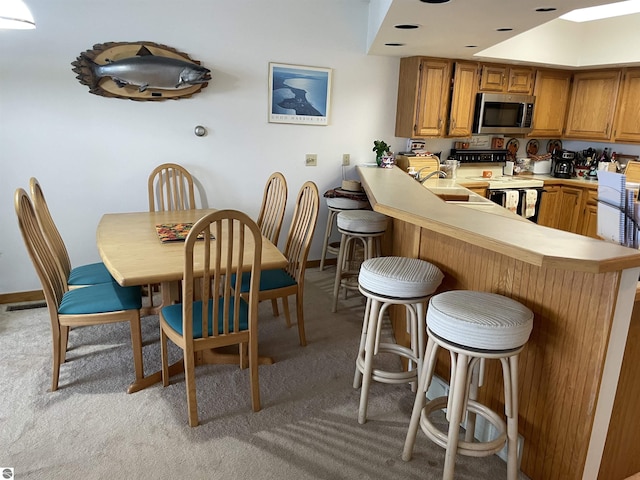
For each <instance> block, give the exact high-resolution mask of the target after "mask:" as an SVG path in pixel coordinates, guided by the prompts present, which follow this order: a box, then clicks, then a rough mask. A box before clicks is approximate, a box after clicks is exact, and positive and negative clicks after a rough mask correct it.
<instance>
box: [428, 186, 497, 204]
mask: <svg viewBox="0 0 640 480" xmlns="http://www.w3.org/2000/svg"><path fill="white" fill-rule="evenodd" d="M426 188H427V189H428V190H429V191H430V192H431V193H433V194H434V195H436V196H438V197H439V198H441V199H442V200H444V201H445V202H447V203H456V204H460V205H486V206H491V205H495V203H493V202H492V201H491V200H489V199H488V198H485V197H483V196H482V195H478V194H477V193H475V192H472V191H471V190H467V189H466V188H462V187H430V186H426Z"/></svg>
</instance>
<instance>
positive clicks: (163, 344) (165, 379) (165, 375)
mask: <svg viewBox="0 0 640 480" xmlns="http://www.w3.org/2000/svg"><path fill="white" fill-rule="evenodd" d="M160 359H161V361H162V386H163V387H168V386H169V357H168V350H167V335H166V334H165V333H164V330H162V327H161V328H160Z"/></svg>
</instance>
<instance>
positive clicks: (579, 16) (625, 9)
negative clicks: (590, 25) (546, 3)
mask: <svg viewBox="0 0 640 480" xmlns="http://www.w3.org/2000/svg"><path fill="white" fill-rule="evenodd" d="M639 12H640V0H627V1H626V2H618V3H610V4H608V5H599V6H597V7H588V8H579V9H577V10H573V11H571V12H569V13H565V14H564V15H562V16H561V17H560V18H561V19H563V20H569V21H570V22H590V21H592V20H602V19H603V18H611V17H619V16H621V15H631V14H633V13H639Z"/></svg>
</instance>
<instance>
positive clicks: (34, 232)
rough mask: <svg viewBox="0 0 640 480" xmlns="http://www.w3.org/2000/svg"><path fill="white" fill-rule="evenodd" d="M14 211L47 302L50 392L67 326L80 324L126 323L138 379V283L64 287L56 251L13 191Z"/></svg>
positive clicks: (23, 197)
mask: <svg viewBox="0 0 640 480" xmlns="http://www.w3.org/2000/svg"><path fill="white" fill-rule="evenodd" d="M14 203H15V209H16V214H17V216H18V225H19V227H20V232H21V233H22V238H23V239H24V243H25V245H26V247H27V251H28V252H29V257H31V261H32V262H33V266H34V267H35V269H36V272H37V273H38V277H39V278H40V283H41V284H42V290H43V292H44V297H45V300H46V303H47V310H48V312H49V319H50V321H51V334H52V340H53V376H52V382H51V391H55V390H57V389H58V380H59V377H60V364H61V363H64V362H65V359H66V352H67V344H68V340H69V328H70V327H75V326H81V325H98V324H103V323H115V322H129V324H130V326H131V344H132V347H133V364H134V371H135V377H136V380H141V379H142V378H143V377H144V367H143V363H142V333H141V329H140V311H139V310H140V306H141V299H140V287H121V286H120V285H118V284H117V283H115V282H109V283H101V284H98V285H89V286H85V287H83V288H76V289H73V290H69V287H68V285H67V281H66V278H65V277H64V275H63V274H62V270H61V268H60V266H59V262H58V259H57V258H56V253H55V252H54V251H53V249H52V248H51V246H50V245H49V243H48V242H47V240H46V237H45V235H44V232H43V231H42V229H41V227H40V223H39V222H38V219H37V216H36V212H35V209H34V206H33V204H32V202H31V200H30V199H29V196H28V195H27V192H26V191H25V190H24V189H22V188H19V189H17V190H16V193H15V198H14Z"/></svg>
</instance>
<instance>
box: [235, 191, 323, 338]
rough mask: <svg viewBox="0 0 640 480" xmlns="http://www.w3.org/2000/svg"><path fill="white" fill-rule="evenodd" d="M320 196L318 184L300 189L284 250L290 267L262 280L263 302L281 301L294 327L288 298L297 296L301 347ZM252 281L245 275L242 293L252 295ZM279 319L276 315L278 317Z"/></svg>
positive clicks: (267, 272) (265, 272)
mask: <svg viewBox="0 0 640 480" xmlns="http://www.w3.org/2000/svg"><path fill="white" fill-rule="evenodd" d="M319 206H320V196H319V195H318V187H317V186H316V184H315V183H313V182H311V181H308V182H305V183H304V185H302V187H301V188H300V191H299V192H298V197H297V199H296V207H295V210H294V212H293V219H292V220H291V227H290V229H289V235H288V236H287V243H286V245H285V249H284V256H285V257H287V260H288V264H287V266H286V267H285V268H282V269H276V270H263V271H262V275H261V276H260V301H263V300H276V301H277V299H279V298H281V299H282V307H283V310H284V314H285V319H286V322H287V327H290V326H291V315H290V313H289V301H288V300H289V296H290V295H295V296H296V316H297V321H298V336H299V337H300V345H302V346H304V345H306V344H307V339H306V335H305V332H304V273H305V270H306V266H307V257H308V255H309V248H310V247H311V240H312V239H313V233H314V231H315V229H316V223H317V220H318V209H319ZM248 280H249V277H248V276H246V275H245V279H244V280H243V282H242V287H241V288H242V291H243V292H248V291H249V283H248ZM275 314H276V315H277V313H275Z"/></svg>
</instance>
